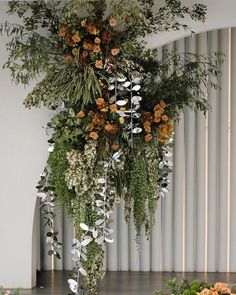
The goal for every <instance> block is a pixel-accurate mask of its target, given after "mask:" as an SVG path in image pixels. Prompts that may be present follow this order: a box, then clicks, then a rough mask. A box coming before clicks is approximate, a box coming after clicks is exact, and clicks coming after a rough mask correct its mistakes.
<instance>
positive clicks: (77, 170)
mask: <svg viewBox="0 0 236 295" xmlns="http://www.w3.org/2000/svg"><path fill="white" fill-rule="evenodd" d="M96 158H97V149H96V143H95V142H94V141H89V142H88V143H86V144H85V146H84V151H80V150H71V151H70V152H68V153H67V161H68V163H69V166H70V167H69V169H68V170H67V171H66V174H65V180H66V183H67V186H68V188H69V189H73V188H74V189H75V191H76V193H77V194H79V195H82V196H84V194H86V193H88V192H89V191H90V189H91V188H93V190H91V191H94V185H95V177H94V173H95V172H94V167H95V163H96Z"/></svg>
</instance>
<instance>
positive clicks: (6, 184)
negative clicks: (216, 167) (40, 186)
mask: <svg viewBox="0 0 236 295" xmlns="http://www.w3.org/2000/svg"><path fill="white" fill-rule="evenodd" d="M6 7H7V5H6V1H4V2H1V3H0V22H3V21H5V19H6V13H5V11H6ZM6 41H7V39H6V38H1V37H0V64H1V65H2V64H3V63H4V62H5V61H6V59H7V52H6V50H5V43H6ZM27 91H28V90H26V89H24V88H23V87H22V86H17V87H16V86H15V85H14V84H12V83H11V79H10V76H9V72H8V71H7V70H3V69H2V68H0V283H2V284H3V285H4V286H6V287H25V288H31V287H32V286H33V285H34V284H35V269H36V268H35V267H34V271H33V272H32V265H35V259H34V258H32V254H33V252H32V231H33V217H34V207H35V202H36V189H35V186H36V185H37V181H38V179H39V174H40V173H41V171H42V170H43V168H44V165H45V162H46V159H47V139H46V136H45V131H44V129H43V128H42V126H45V125H46V123H47V121H48V111H47V110H38V109H37V110H28V109H25V108H24V106H23V104H22V102H23V99H24V98H25V96H26V94H27Z"/></svg>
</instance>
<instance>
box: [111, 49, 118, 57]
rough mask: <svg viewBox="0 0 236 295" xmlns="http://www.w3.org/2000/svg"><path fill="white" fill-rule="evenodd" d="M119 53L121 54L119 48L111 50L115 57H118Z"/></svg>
mask: <svg viewBox="0 0 236 295" xmlns="http://www.w3.org/2000/svg"><path fill="white" fill-rule="evenodd" d="M119 52H120V49H119V48H112V49H111V54H112V55H113V56H116V55H117V54H118V53H119Z"/></svg>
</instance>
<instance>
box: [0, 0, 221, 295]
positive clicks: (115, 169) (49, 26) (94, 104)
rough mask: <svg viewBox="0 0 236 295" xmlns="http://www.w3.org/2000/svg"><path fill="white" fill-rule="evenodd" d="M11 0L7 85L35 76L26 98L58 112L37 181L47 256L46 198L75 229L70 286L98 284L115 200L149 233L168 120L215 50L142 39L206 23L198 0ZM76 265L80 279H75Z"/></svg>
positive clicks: (200, 106) (189, 102) (208, 74)
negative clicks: (153, 44)
mask: <svg viewBox="0 0 236 295" xmlns="http://www.w3.org/2000/svg"><path fill="white" fill-rule="evenodd" d="M154 4H155V1H153V0H137V1H133V0H112V1H109V3H108V2H106V1H105V0H93V1H87V0H76V1H75V0H71V1H68V2H66V3H63V2H62V3H61V2H59V1H53V0H48V1H43V0H39V1H29V2H28V1H16V0H13V1H9V3H8V5H9V11H8V13H9V15H11V14H16V15H17V16H18V17H19V18H20V19H21V24H13V25H12V24H9V23H8V22H6V23H5V24H2V25H0V33H3V32H5V33H6V34H7V35H8V36H9V37H10V38H11V40H10V41H9V43H8V44H7V49H8V52H9V57H8V60H7V62H6V63H5V65H4V67H5V68H8V69H9V70H10V72H11V76H12V78H13V80H14V81H15V82H16V83H22V84H24V85H27V84H29V83H31V81H32V80H35V79H37V78H38V77H39V76H40V77H41V80H40V81H39V82H37V84H36V86H35V87H34V88H33V90H32V91H31V92H30V93H29V94H28V96H27V97H26V99H25V101H24V105H25V106H26V107H28V108H32V107H46V108H48V109H50V110H54V111H55V115H54V117H53V118H52V120H51V121H50V122H49V123H48V126H47V132H48V133H49V134H50V139H49V141H48V142H49V157H48V161H47V165H46V168H45V170H44V172H43V173H42V174H41V175H40V181H39V184H38V186H37V188H38V196H39V197H40V198H41V207H42V213H43V218H44V220H45V224H46V226H47V227H48V232H47V242H48V245H49V251H48V253H49V255H56V256H57V257H58V258H60V248H61V246H62V244H61V242H60V241H58V237H57V236H58V232H57V230H56V228H54V222H53V220H54V218H55V202H56V203H57V204H58V205H59V206H61V207H62V208H63V209H64V210H65V211H66V212H67V214H68V215H69V216H70V218H71V219H72V220H73V223H74V227H75V237H74V239H73V245H72V251H71V253H72V259H73V262H74V272H73V274H74V277H73V278H71V279H70V280H69V281H68V283H69V287H70V290H71V292H72V293H74V294H80V293H82V291H83V290H84V289H85V290H88V291H89V292H92V293H96V284H97V281H98V280H99V279H101V278H102V277H103V275H104V269H103V258H104V245H105V243H107V242H108V243H110V242H112V232H113V231H112V228H111V214H112V211H113V208H114V206H115V205H117V204H119V202H120V200H121V199H124V203H125V209H124V210H125V218H126V220H127V221H129V219H130V217H131V215H132V216H133V220H134V224H135V227H136V231H137V242H138V241H139V237H140V231H141V228H142V227H143V226H144V227H145V232H146V234H147V236H149V234H150V231H151V228H152V224H153V223H154V222H155V220H154V213H155V210H156V208H157V202H158V199H159V198H162V197H164V196H165V193H166V192H168V190H169V188H168V187H169V180H168V175H169V173H171V169H172V168H171V166H172V163H171V161H170V157H171V155H172V149H173V143H174V136H173V135H174V124H175V122H176V121H178V120H179V118H180V116H181V114H182V112H183V110H184V108H185V107H189V108H191V109H193V110H200V111H203V112H204V113H206V111H207V110H208V109H209V107H210V106H209V103H208V101H207V96H206V93H207V91H206V89H207V87H208V86H209V87H210V86H212V87H216V85H217V83H216V79H217V77H218V76H219V65H220V64H221V62H222V57H221V55H220V54H217V53H216V54H211V55H208V56H200V55H194V54H185V55H184V56H183V55H177V54H176V53H175V52H168V51H163V52H162V56H163V58H162V59H160V58H158V55H157V50H155V49H147V48H146V44H145V41H144V37H145V36H147V35H148V34H152V33H158V32H161V31H167V30H179V29H181V28H184V29H188V28H187V26H186V25H185V24H183V23H181V22H180V20H181V19H183V18H184V17H185V16H190V17H191V18H192V19H193V20H196V21H204V20H205V17H206V7H205V6H204V5H203V4H198V3H197V4H194V5H193V6H191V7H188V6H184V5H183V4H182V3H181V1H179V0H166V1H165V3H164V4H163V5H162V6H160V7H159V8H158V9H157V8H156V9H154ZM81 275H82V276H84V278H83V279H82V280H81Z"/></svg>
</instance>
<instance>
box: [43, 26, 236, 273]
mask: <svg viewBox="0 0 236 295" xmlns="http://www.w3.org/2000/svg"><path fill="white" fill-rule="evenodd" d="M165 48H166V47H164V48H163V49H165ZM167 48H168V49H169V50H175V51H176V52H177V53H180V54H181V53H184V52H191V53H199V54H206V53H211V52H218V51H222V52H223V53H224V54H225V62H224V64H223V66H222V69H221V70H222V77H221V79H220V81H219V87H220V88H221V89H220V88H219V89H218V90H213V89H211V90H210V91H209V101H210V104H211V106H212V111H210V112H209V113H208V115H207V117H206V118H205V117H204V115H203V114H202V113H194V112H192V111H189V110H186V111H185V113H184V116H183V117H182V119H181V120H180V122H179V123H178V124H176V129H175V130H176V132H175V147H174V156H173V162H174V168H173V175H172V176H171V182H172V186H171V192H170V193H168V194H167V195H166V198H164V199H161V200H160V202H159V206H158V210H157V214H156V224H155V226H154V228H153V232H152V235H151V238H150V240H147V239H146V237H145V236H144V230H143V232H142V237H141V244H140V247H139V249H137V246H136V244H135V240H134V239H135V231H134V226H133V224H132V223H130V224H126V222H125V221H124V218H123V204H121V205H120V206H119V207H118V208H117V209H116V210H115V212H114V216H113V217H114V224H113V228H114V229H115V234H114V240H115V242H114V243H113V244H109V245H108V248H107V259H106V268H107V269H108V270H113V271H116V270H131V271H138V270H140V271H150V270H151V271H200V272H204V271H209V272H212V271H223V272H226V271H232V272H235V271H236V253H235V248H236V236H235V229H236V214H235V212H236V196H235V193H236V191H235V190H236V183H235V173H236V156H235V154H234V147H235V144H236V142H235V140H236V119H235V118H236V102H235V101H236V87H235V84H234V83H233V82H234V81H235V80H236V29H223V30H218V31H213V32H209V33H202V34H200V35H197V36H194V37H193V38H191V37H188V38H186V39H183V40H180V41H176V42H174V43H171V44H169V45H168V46H167ZM159 53H160V56H161V54H162V49H161V48H160V49H159ZM60 214H61V213H60ZM60 214H59V216H58V217H57V222H56V223H57V226H58V227H59V228H60V229H59V231H61V233H62V235H61V238H62V239H64V234H65V238H66V239H64V241H66V245H65V247H64V250H63V251H64V252H63V253H64V259H63V260H61V261H58V260H56V261H55V268H56V269H63V268H65V269H67V268H70V267H71V257H70V248H71V243H70V241H71V239H72V229H71V225H69V226H68V225H67V224H66V223H67V222H68V221H67V220H66V219H64V221H63V219H62V218H61V216H60ZM68 239H69V240H68ZM68 241H69V242H68ZM42 267H43V268H46V269H50V268H51V267H52V264H51V261H50V258H48V257H47V258H46V260H44V262H43V265H42Z"/></svg>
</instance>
